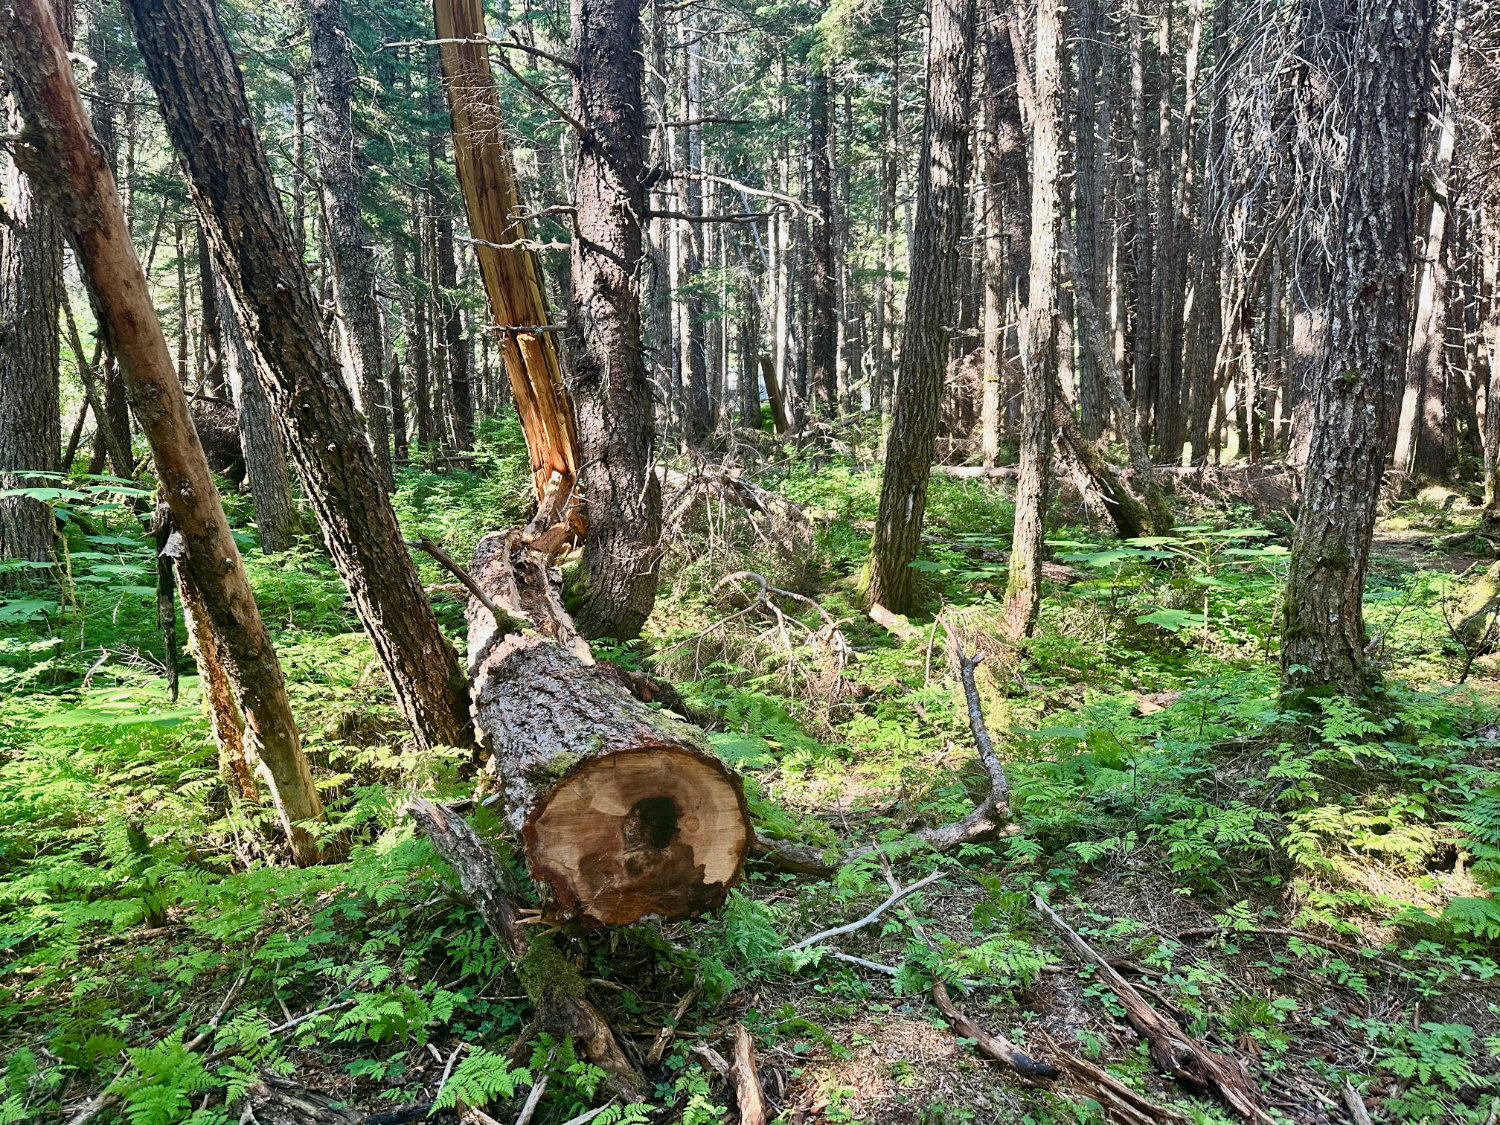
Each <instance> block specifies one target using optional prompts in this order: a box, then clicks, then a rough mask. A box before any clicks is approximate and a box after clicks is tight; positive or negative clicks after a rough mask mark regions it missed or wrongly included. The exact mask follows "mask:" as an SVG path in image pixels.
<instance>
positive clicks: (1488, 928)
mask: <svg viewBox="0 0 1500 1125" xmlns="http://www.w3.org/2000/svg"><path fill="white" fill-rule="evenodd" d="M1443 920H1444V921H1445V922H1447V923H1448V925H1450V926H1452V927H1453V929H1454V930H1456V931H1457V932H1459V933H1461V934H1474V935H1475V936H1476V937H1483V938H1490V939H1492V940H1493V939H1494V938H1500V903H1497V902H1496V901H1495V900H1494V899H1489V898H1455V899H1452V900H1450V901H1449V903H1448V905H1447V907H1446V908H1444V910H1443Z"/></svg>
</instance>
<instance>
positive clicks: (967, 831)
mask: <svg viewBox="0 0 1500 1125" xmlns="http://www.w3.org/2000/svg"><path fill="white" fill-rule="evenodd" d="M984 658H985V656H984V653H982V652H981V653H976V654H975V655H973V656H963V655H960V657H959V674H960V678H961V679H962V681H963V687H964V697H965V699H966V701H967V703H968V709H969V730H970V732H971V733H972V734H973V736H974V745H975V746H976V747H977V748H978V751H979V760H980V762H981V764H983V766H984V769H985V773H986V774H988V775H989V779H990V789H989V792H988V793H986V794H985V797H984V800H982V801H980V802H979V804H977V805H975V806H974V808H973V809H971V810H970V811H969V812H968V814H967V815H965V816H964V817H963V818H962V819H960V820H955V821H951V822H950V823H948V824H940V825H938V826H936V827H933V828H919V829H917V830H916V831H915V832H913V833H912V834H911V838H912V839H916V840H920V841H922V842H923V843H924V844H926V845H927V846H928V847H929V848H931V849H933V850H934V851H938V852H948V851H952V850H953V849H954V848H956V847H958V846H959V845H961V844H967V843H972V842H974V841H976V840H987V839H992V838H993V837H995V836H996V835H999V834H1001V833H1002V832H1005V831H1006V829H1007V826H1008V825H1009V822H1010V782H1009V781H1008V780H1007V778H1006V776H1005V766H1004V764H1003V763H1002V762H1001V761H1000V757H999V755H998V754H996V753H995V746H994V743H993V742H992V741H991V740H990V732H989V727H988V726H987V725H986V723H985V721H984V709H983V707H982V706H981V704H980V699H979V687H978V684H977V683H975V680H974V669H975V668H977V667H979V665H980V664H981V663H982V662H983V661H984ZM873 850H874V849H872V848H868V847H861V848H854V849H853V850H851V851H848V852H845V853H843V854H842V855H839V854H835V856H834V857H833V858H832V859H830V858H829V857H828V854H827V849H824V848H815V847H809V846H808V845H806V844H795V843H791V842H789V841H786V840H772V839H770V838H769V837H767V836H763V835H760V834H759V833H757V834H756V836H755V838H754V841H753V843H752V846H751V849H750V854H751V855H752V856H754V857H755V858H756V859H758V860H760V861H761V862H762V863H765V864H767V865H768V866H771V867H774V868H776V869H777V870H779V871H786V872H788V873H790V874H793V875H806V876H810V877H812V878H815V879H827V878H830V877H831V876H832V875H833V874H834V873H836V872H837V871H838V869H839V868H840V867H843V866H844V865H845V864H847V863H851V862H853V861H854V860H856V859H859V858H861V857H862V856H866V855H869V854H870V853H871V852H872V851H873Z"/></svg>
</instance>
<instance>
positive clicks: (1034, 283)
mask: <svg viewBox="0 0 1500 1125" xmlns="http://www.w3.org/2000/svg"><path fill="white" fill-rule="evenodd" d="M1035 34H1036V72H1035V93H1034V95H1033V99H1034V100H1033V105H1032V119H1031V280H1030V282H1029V284H1028V286H1027V294H1028V296H1027V308H1026V376H1025V377H1026V382H1025V385H1024V386H1023V388H1022V400H1021V463H1020V472H1019V474H1018V476H1017V478H1016V516H1015V524H1014V527H1013V530H1012V533H1011V544H1010V574H1009V577H1008V579H1007V582H1006V587H1005V631H1006V633H1007V634H1009V636H1010V638H1011V639H1012V640H1013V641H1019V640H1020V639H1021V638H1023V637H1029V636H1030V635H1031V632H1032V630H1033V629H1034V628H1035V627H1036V615H1037V610H1038V609H1039V608H1040V606H1041V601H1042V550H1043V546H1044V543H1043V541H1044V539H1045V538H1046V521H1047V493H1048V484H1049V480H1048V476H1049V467H1050V463H1051V458H1052V393H1053V385H1054V382H1055V379H1056V372H1057V367H1056V363H1057V356H1056V348H1057V224H1058V204H1059V202H1060V201H1059V198H1058V174H1059V171H1060V168H1059V161H1060V159H1061V156H1062V153H1061V143H1060V137H1059V128H1058V116H1059V113H1058V111H1059V109H1060V104H1061V100H1062V97H1061V95H1062V72H1061V69H1060V59H1059V53H1060V47H1061V40H1062V0H1038V3H1037V11H1036V33H1035Z"/></svg>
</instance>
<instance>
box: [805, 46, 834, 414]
mask: <svg viewBox="0 0 1500 1125" xmlns="http://www.w3.org/2000/svg"><path fill="white" fill-rule="evenodd" d="M826 66H827V64H826V63H825V64H819V65H816V66H814V68H813V72H812V75H811V76H810V78H809V79H808V87H807V90H808V98H807V104H808V109H807V115H808V142H807V143H808V164H809V174H808V188H809V193H808V203H809V204H810V205H811V207H812V210H813V212H814V215H813V217H812V220H811V224H810V226H809V228H808V238H809V241H810V242H811V250H812V261H811V262H810V266H811V292H810V293H809V294H808V298H809V300H810V302H811V305H812V321H811V329H810V332H811V336H810V338H809V340H808V350H809V352H810V353H811V356H810V358H811V362H812V377H811V378H812V393H813V394H814V395H816V396H817V402H818V407H819V409H820V411H821V412H822V413H823V414H824V415H825V416H826V417H829V418H833V417H836V416H837V415H838V412H839V407H838V402H839V398H838V371H837V363H838V320H837V317H836V313H835V300H836V296H835V285H836V275H835V273H834V260H833V225H834V209H833V155H832V152H831V151H830V148H831V136H830V133H831V130H830V129H829V117H830V112H831V109H830V102H831V99H830V98H829V96H828V71H827V69H826Z"/></svg>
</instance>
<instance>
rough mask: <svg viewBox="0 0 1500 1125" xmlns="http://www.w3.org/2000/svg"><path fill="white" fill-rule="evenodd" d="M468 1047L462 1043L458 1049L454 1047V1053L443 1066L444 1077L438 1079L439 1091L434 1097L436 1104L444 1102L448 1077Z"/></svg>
mask: <svg viewBox="0 0 1500 1125" xmlns="http://www.w3.org/2000/svg"><path fill="white" fill-rule="evenodd" d="M467 1046H468V1044H467V1043H460V1044H459V1045H458V1046H457V1047H454V1048H453V1051H452V1053H451V1054H449V1055H448V1061H447V1063H446V1064H444V1066H443V1076H442V1077H441V1078H439V1079H438V1084H437V1090H436V1092H435V1093H434V1094H433V1095H432V1100H433V1102H434V1103H436V1102H438V1101H441V1100H442V1097H443V1088H444V1087H445V1086H447V1085H448V1076H449V1075H451V1074H452V1073H453V1064H454V1063H456V1062H457V1061H458V1056H459V1055H460V1054H461V1053H462V1052H463V1050H464V1048H465V1047H467Z"/></svg>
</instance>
